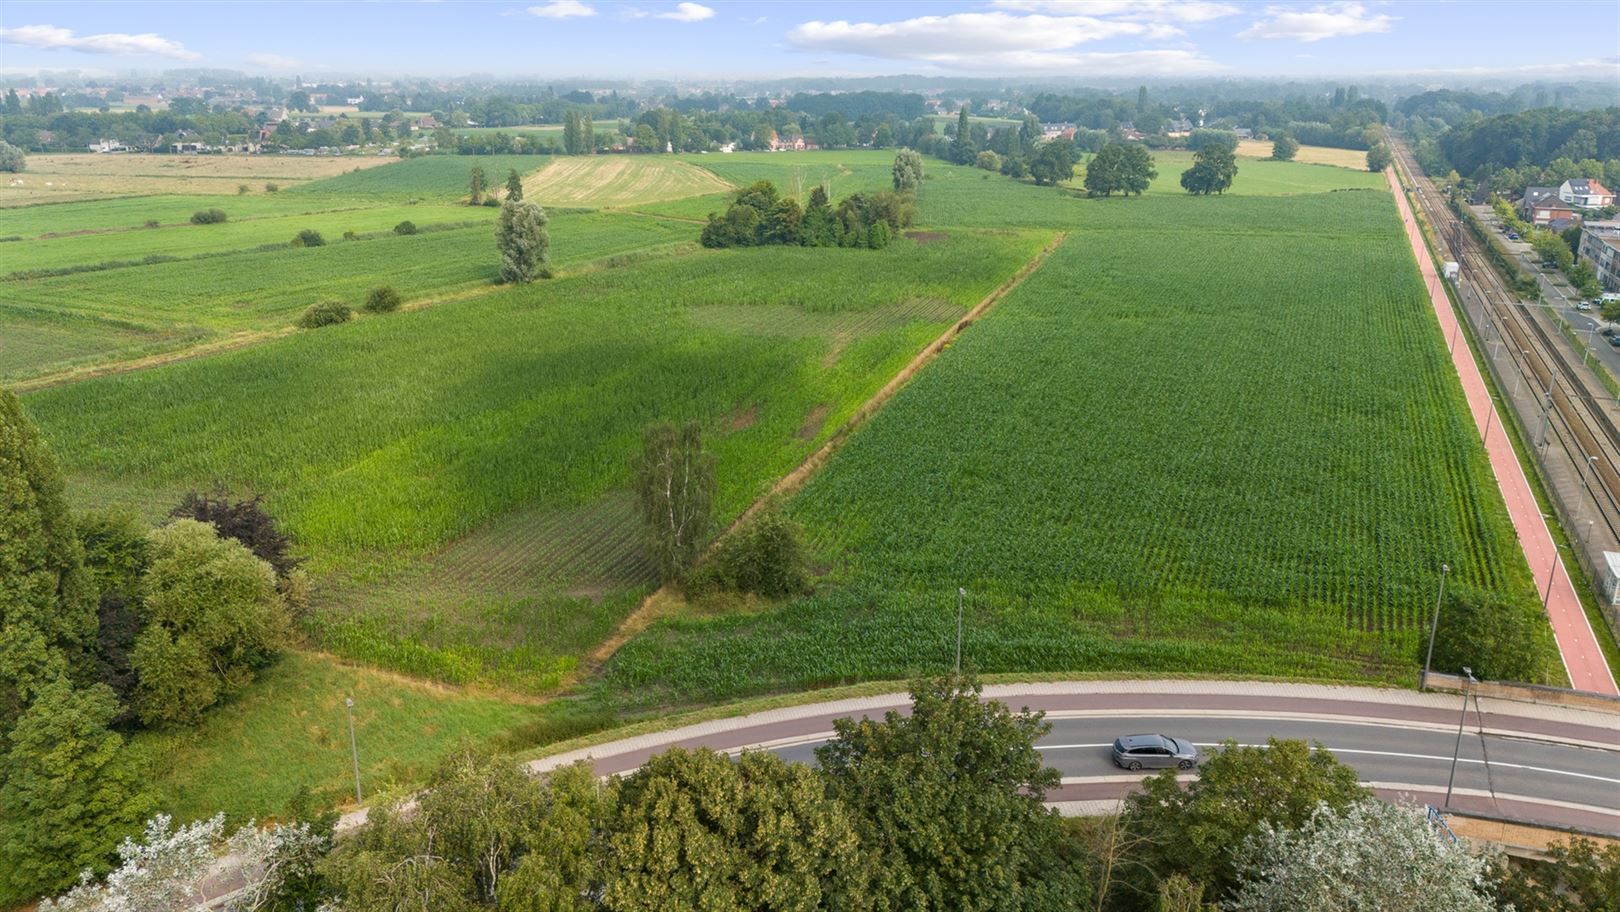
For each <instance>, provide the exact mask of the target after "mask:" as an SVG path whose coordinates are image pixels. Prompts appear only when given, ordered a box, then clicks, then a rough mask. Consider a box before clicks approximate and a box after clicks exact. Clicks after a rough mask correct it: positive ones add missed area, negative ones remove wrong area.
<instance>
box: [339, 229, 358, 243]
mask: <svg viewBox="0 0 1620 912" xmlns="http://www.w3.org/2000/svg"><path fill="white" fill-rule="evenodd" d="M343 239H344V240H345V241H358V240H360V235H359V234H357V233H355V232H353V231H345V232H343Z"/></svg>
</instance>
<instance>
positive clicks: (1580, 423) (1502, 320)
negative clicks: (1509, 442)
mask: <svg viewBox="0 0 1620 912" xmlns="http://www.w3.org/2000/svg"><path fill="white" fill-rule="evenodd" d="M1391 147H1392V148H1393V149H1394V150H1395V153H1396V156H1397V158H1398V159H1399V162H1400V166H1401V168H1402V170H1404V171H1405V172H1406V174H1407V177H1408V179H1409V181H1410V182H1411V184H1412V186H1413V187H1415V188H1418V189H1419V190H1420V192H1419V193H1418V194H1417V197H1418V200H1417V202H1418V205H1419V207H1421V208H1422V210H1423V212H1424V214H1425V215H1426V216H1427V217H1428V219H1429V223H1430V224H1431V225H1433V226H1435V228H1436V230H1437V231H1441V232H1442V233H1443V234H1445V235H1447V237H1446V238H1445V239H1446V240H1448V241H1449V242H1450V247H1451V252H1452V255H1453V256H1454V257H1455V258H1456V259H1457V260H1458V262H1459V263H1460V264H1462V265H1463V266H1464V267H1465V271H1464V275H1465V276H1466V277H1467V278H1466V279H1465V280H1464V281H1462V282H1459V283H1458V288H1459V292H1460V293H1471V294H1472V295H1473V297H1474V298H1475V300H1476V301H1477V302H1478V303H1479V304H1480V305H1481V308H1482V310H1483V311H1484V312H1485V314H1486V320H1487V327H1486V335H1490V334H1492V333H1494V335H1495V336H1496V338H1495V339H1489V338H1487V340H1486V344H1487V345H1488V344H1490V343H1491V342H1493V341H1494V342H1499V343H1500V344H1502V345H1504V346H1509V345H1510V346H1512V348H1509V349H1508V352H1509V354H1510V358H1511V357H1512V354H1511V353H1512V352H1519V353H1520V356H1519V357H1518V358H1516V359H1514V360H1517V361H1519V362H1521V363H1522V365H1523V372H1524V374H1525V376H1526V377H1527V378H1528V380H1527V382H1529V383H1530V384H1531V386H1532V388H1534V389H1538V390H1540V391H1541V396H1540V397H1539V398H1540V401H1541V403H1542V407H1541V414H1540V415H1539V416H1538V415H1531V414H1521V418H1522V419H1523V423H1524V426H1525V428H1526V430H1527V431H1529V432H1531V434H1532V439H1531V440H1530V441H1529V442H1530V444H1531V445H1532V446H1535V447H1537V448H1538V449H1544V448H1545V447H1547V446H1550V445H1551V443H1552V437H1553V436H1556V437H1557V439H1558V441H1559V443H1560V444H1561V445H1562V446H1563V448H1564V449H1565V451H1566V453H1567V455H1568V456H1569V457H1570V461H1571V462H1572V463H1573V464H1574V465H1575V467H1576V470H1577V471H1578V472H1579V474H1580V480H1579V484H1580V485H1581V488H1582V490H1581V491H1578V492H1577V496H1578V497H1580V498H1584V497H1585V493H1584V490H1585V489H1586V488H1590V492H1591V497H1592V500H1593V502H1594V503H1595V504H1596V507H1597V509H1596V510H1595V513H1596V515H1595V516H1594V517H1592V521H1593V522H1601V523H1602V524H1603V525H1604V527H1605V528H1606V529H1607V531H1608V537H1609V538H1610V539H1611V540H1613V541H1616V542H1620V428H1617V427H1616V425H1615V422H1614V419H1613V418H1612V417H1611V416H1610V414H1609V412H1608V410H1607V409H1605V408H1604V407H1603V405H1602V404H1601V403H1602V401H1603V400H1606V399H1607V398H1608V397H1604V396H1599V395H1597V394H1595V393H1594V392H1593V391H1592V389H1591V387H1590V385H1589V380H1588V378H1587V376H1586V374H1585V373H1584V372H1585V371H1586V367H1585V365H1584V364H1582V365H1579V366H1577V365H1575V364H1573V363H1571V361H1570V359H1569V356H1568V354H1567V353H1566V349H1565V347H1564V346H1563V345H1561V344H1560V342H1559V340H1555V339H1553V338H1552V334H1551V333H1550V332H1549V331H1548V329H1547V327H1546V326H1545V325H1543V323H1542V321H1541V320H1540V319H1538V318H1537V317H1536V315H1535V314H1534V313H1532V308H1531V307H1527V306H1523V305H1520V304H1518V303H1517V299H1516V297H1515V296H1513V295H1511V294H1510V293H1509V292H1508V290H1507V288H1506V286H1505V285H1504V284H1503V282H1502V281H1501V277H1500V276H1499V275H1498V274H1497V272H1496V268H1495V266H1494V265H1493V264H1491V263H1490V261H1489V260H1488V259H1487V257H1486V256H1485V254H1484V253H1483V251H1482V248H1481V243H1480V241H1479V239H1478V238H1476V237H1474V236H1473V234H1472V233H1471V232H1469V231H1468V230H1467V229H1465V228H1464V227H1463V225H1462V224H1461V221H1460V219H1459V217H1458V216H1457V215H1456V214H1455V213H1453V212H1451V211H1449V210H1448V209H1447V208H1446V207H1445V206H1444V205H1443V204H1442V203H1441V202H1440V201H1439V195H1438V194H1437V193H1436V192H1435V190H1434V187H1433V185H1432V183H1431V182H1429V180H1428V179H1427V177H1425V176H1424V174H1423V171H1422V169H1421V168H1420V167H1419V166H1418V163H1417V161H1416V160H1415V159H1414V158H1413V156H1412V154H1411V152H1410V150H1408V149H1407V147H1406V146H1405V144H1404V143H1401V142H1398V141H1392V142H1391ZM1441 226H1445V227H1444V228H1442V227H1441ZM1465 303H1466V302H1465ZM1464 309H1465V310H1467V309H1468V308H1467V307H1466V306H1465V308H1464ZM1476 329H1478V327H1477V326H1476ZM1594 379H1595V378H1594ZM1610 401H1612V400H1610ZM1571 446H1573V448H1574V450H1573V451H1571V450H1570V447H1571ZM1591 456H1595V457H1597V458H1596V459H1593V460H1590V464H1591V468H1590V471H1589V472H1588V471H1587V467H1586V464H1587V462H1588V459H1587V457H1591ZM1543 464H1544V465H1545V463H1543ZM1578 531H1579V530H1571V532H1572V533H1576V532H1578Z"/></svg>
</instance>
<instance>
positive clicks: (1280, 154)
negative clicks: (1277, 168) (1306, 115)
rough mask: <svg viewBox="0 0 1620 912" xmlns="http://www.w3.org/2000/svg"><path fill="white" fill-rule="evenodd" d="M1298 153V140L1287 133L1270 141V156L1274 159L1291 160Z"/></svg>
mask: <svg viewBox="0 0 1620 912" xmlns="http://www.w3.org/2000/svg"><path fill="white" fill-rule="evenodd" d="M1298 154H1299V140H1297V139H1295V138H1294V137H1292V136H1289V135H1288V134H1287V133H1283V134H1281V135H1279V136H1278V137H1277V138H1276V139H1274V140H1272V141H1271V157H1272V158H1273V159H1274V160H1276V161H1293V160H1294V156H1296V155H1298Z"/></svg>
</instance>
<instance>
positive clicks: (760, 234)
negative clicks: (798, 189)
mask: <svg viewBox="0 0 1620 912" xmlns="http://www.w3.org/2000/svg"><path fill="white" fill-rule="evenodd" d="M897 167H898V166H897ZM919 167H920V165H919ZM895 183H896V186H899V185H900V184H901V181H900V179H899V178H898V177H897V178H896V182H895ZM908 186H914V185H908ZM915 218H916V206H915V204H914V203H913V202H912V199H911V197H910V195H909V192H908V191H888V190H884V191H879V192H876V193H854V194H851V195H850V196H848V197H845V198H844V199H843V200H840V201H839V203H838V205H837V206H834V205H832V204H831V202H830V201H829V200H828V198H827V190H826V188H825V187H820V186H818V187H815V188H813V189H812V190H811V191H810V198H809V201H808V202H807V203H806V204H805V205H804V206H802V207H801V206H800V205H799V201H798V200H797V199H794V198H793V197H791V196H783V195H782V194H781V192H780V191H779V190H777V188H776V185H775V184H773V183H771V182H770V181H756V182H755V183H753V184H750V185H749V186H747V187H744V188H742V189H741V190H738V191H737V192H736V193H735V194H734V195H733V197H732V203H731V205H730V206H729V207H727V209H726V211H725V214H723V215H722V214H719V213H712V212H711V213H710V214H709V222H708V224H707V225H705V226H704V227H703V234H702V237H701V241H702V243H703V246H705V247H761V246H768V245H787V246H794V247H798V246H803V247H868V248H871V249H873V250H879V249H882V248H884V247H887V246H889V241H890V240H891V239H892V238H894V236H895V235H897V234H898V233H899V232H900V231H901V230H902V229H904V228H906V227H908V226H909V225H910V224H911V223H912V222H913V221H914V220H915Z"/></svg>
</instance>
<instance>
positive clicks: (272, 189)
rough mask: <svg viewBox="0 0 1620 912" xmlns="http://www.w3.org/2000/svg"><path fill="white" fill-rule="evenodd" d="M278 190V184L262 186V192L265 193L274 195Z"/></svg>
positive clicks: (279, 186) (279, 187)
mask: <svg viewBox="0 0 1620 912" xmlns="http://www.w3.org/2000/svg"><path fill="white" fill-rule="evenodd" d="M280 189H281V185H280V184H265V185H264V192H266V193H275V192H276V191H278V190H280Z"/></svg>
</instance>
